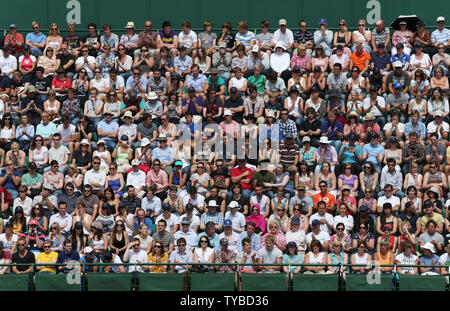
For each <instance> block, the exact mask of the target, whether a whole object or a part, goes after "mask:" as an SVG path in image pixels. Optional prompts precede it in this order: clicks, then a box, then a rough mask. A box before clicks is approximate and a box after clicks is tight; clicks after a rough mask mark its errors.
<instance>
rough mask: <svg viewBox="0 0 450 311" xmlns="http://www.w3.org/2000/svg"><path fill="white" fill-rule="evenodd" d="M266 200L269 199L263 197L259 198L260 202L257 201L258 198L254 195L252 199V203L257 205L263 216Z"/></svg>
mask: <svg viewBox="0 0 450 311" xmlns="http://www.w3.org/2000/svg"><path fill="white" fill-rule="evenodd" d="M268 199H269V197H268V196H264V195H263V196H262V197H261V201H258V197H257V196H256V195H255V196H253V197H252V201H253V202H255V203H256V204H258V205H259V207H260V213H261V214H263V215H264V214H265V213H266V204H267V200H268Z"/></svg>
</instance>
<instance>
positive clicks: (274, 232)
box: [261, 221, 286, 252]
mask: <svg viewBox="0 0 450 311" xmlns="http://www.w3.org/2000/svg"><path fill="white" fill-rule="evenodd" d="M267 227H268V229H269V231H268V232H267V233H266V234H264V236H263V237H262V238H261V248H264V247H266V237H267V236H269V235H271V236H273V238H274V247H277V248H278V249H279V250H280V251H282V252H283V251H285V249H286V237H285V235H284V234H283V233H282V232H281V231H280V225H279V223H278V222H277V221H272V222H269V225H268V226H267Z"/></svg>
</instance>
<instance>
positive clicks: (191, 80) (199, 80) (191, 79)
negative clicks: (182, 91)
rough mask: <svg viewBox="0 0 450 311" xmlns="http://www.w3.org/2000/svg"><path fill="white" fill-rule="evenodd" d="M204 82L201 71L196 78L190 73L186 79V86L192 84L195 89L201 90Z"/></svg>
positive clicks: (204, 77) (204, 78)
mask: <svg viewBox="0 0 450 311" xmlns="http://www.w3.org/2000/svg"><path fill="white" fill-rule="evenodd" d="M205 82H206V76H205V75H202V74H201V73H200V74H199V75H198V76H197V79H195V78H194V75H190V76H189V78H188V79H187V80H186V87H187V88H189V87H191V86H193V87H194V89H195V90H203V83H205Z"/></svg>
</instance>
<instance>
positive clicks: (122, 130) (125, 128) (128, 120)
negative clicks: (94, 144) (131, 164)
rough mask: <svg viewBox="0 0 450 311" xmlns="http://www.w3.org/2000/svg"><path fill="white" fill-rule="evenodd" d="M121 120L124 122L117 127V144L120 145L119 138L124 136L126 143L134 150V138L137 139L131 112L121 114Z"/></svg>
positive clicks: (135, 126)
mask: <svg viewBox="0 0 450 311" xmlns="http://www.w3.org/2000/svg"><path fill="white" fill-rule="evenodd" d="M122 120H123V121H124V122H125V123H124V124H122V125H121V126H119V132H118V134H117V137H119V142H118V144H121V138H122V137H123V136H124V135H125V136H127V137H128V143H130V144H131V147H132V148H133V150H134V149H136V137H137V125H136V124H134V123H133V114H132V113H131V111H127V112H125V113H124V114H123V116H122Z"/></svg>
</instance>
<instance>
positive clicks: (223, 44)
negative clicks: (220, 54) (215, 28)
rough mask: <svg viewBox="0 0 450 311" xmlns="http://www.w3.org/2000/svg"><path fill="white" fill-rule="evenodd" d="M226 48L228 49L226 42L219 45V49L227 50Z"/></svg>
mask: <svg viewBox="0 0 450 311" xmlns="http://www.w3.org/2000/svg"><path fill="white" fill-rule="evenodd" d="M226 47H227V44H226V43H225V42H223V41H222V42H220V43H219V48H224V49H225V48H226Z"/></svg>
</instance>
